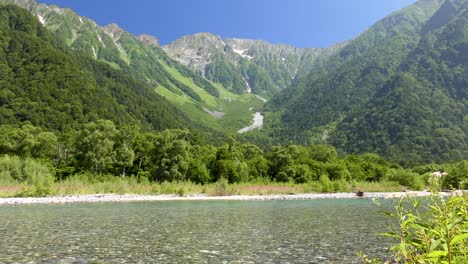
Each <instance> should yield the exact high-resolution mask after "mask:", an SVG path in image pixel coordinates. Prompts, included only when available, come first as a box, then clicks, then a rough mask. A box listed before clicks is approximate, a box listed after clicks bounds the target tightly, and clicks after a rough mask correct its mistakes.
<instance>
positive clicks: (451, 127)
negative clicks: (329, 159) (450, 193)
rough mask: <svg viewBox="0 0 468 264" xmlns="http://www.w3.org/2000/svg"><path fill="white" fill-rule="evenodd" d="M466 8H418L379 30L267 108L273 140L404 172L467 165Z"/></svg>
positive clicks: (427, 1) (438, 4) (461, 1)
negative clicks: (400, 166)
mask: <svg viewBox="0 0 468 264" xmlns="http://www.w3.org/2000/svg"><path fill="white" fill-rule="evenodd" d="M467 7H468V4H467V1H466V0H456V1H453V0H446V1H442V0H420V1H418V2H416V3H415V4H413V5H411V6H409V7H407V8H405V9H403V10H401V11H398V12H395V13H393V14H391V15H389V16H387V17H385V18H384V19H382V20H381V21H379V22H377V23H376V24H375V25H374V26H372V27H371V28H370V29H369V30H367V31H366V32H364V33H362V34H361V35H360V36H358V37H357V38H356V39H354V40H352V41H351V42H350V43H349V44H348V45H346V46H345V47H343V48H342V49H341V50H340V51H339V52H338V53H336V54H335V55H333V56H332V57H330V59H329V60H328V62H327V63H325V64H324V65H323V66H321V67H319V68H317V69H314V70H313V71H311V72H310V73H309V74H308V75H307V76H305V77H303V78H301V79H300V80H298V81H297V82H296V83H294V84H293V85H292V87H291V88H290V89H288V90H285V91H284V92H282V93H281V94H279V95H278V96H275V97H274V98H273V99H272V100H271V101H270V102H269V104H268V109H270V110H272V111H273V112H276V114H275V115H276V116H277V117H278V116H279V117H278V119H279V122H277V124H278V123H279V124H280V125H279V126H280V127H282V129H280V130H282V132H278V131H276V132H275V133H277V134H282V135H288V136H286V137H287V138H288V139H286V140H299V141H310V140H312V141H315V142H316V141H325V142H329V143H333V144H334V145H335V146H337V147H338V148H340V149H341V150H342V151H345V152H354V153H363V152H377V153H380V154H383V155H384V156H386V157H388V158H390V159H393V160H397V161H400V162H402V163H417V162H422V161H434V160H454V159H455V160H456V159H466V158H467V157H468V146H467V133H468V127H467V120H468V115H467V90H468V74H467V72H468V57H467V55H468V23H467V18H468V13H467ZM305 131H306V132H305ZM306 135H309V136H306ZM311 135H312V136H311Z"/></svg>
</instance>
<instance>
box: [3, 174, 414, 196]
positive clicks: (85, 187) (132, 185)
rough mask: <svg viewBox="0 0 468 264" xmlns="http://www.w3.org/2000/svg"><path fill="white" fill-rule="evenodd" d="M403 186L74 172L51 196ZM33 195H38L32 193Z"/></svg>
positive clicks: (11, 191)
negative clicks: (93, 176)
mask: <svg viewBox="0 0 468 264" xmlns="http://www.w3.org/2000/svg"><path fill="white" fill-rule="evenodd" d="M27 187H28V186H26V185H24V184H21V183H9V184H8V185H1V186H0V197H16V196H19V195H20V194H22V193H24V189H25V188H27ZM404 189H405V187H404V186H400V185H398V183H394V182H378V183H369V182H353V183H350V182H344V181H330V182H328V183H322V182H320V181H313V182H309V183H305V184H295V183H277V182H267V181H262V180H260V181H256V182H247V183H233V184H229V183H228V182H227V181H225V180H220V181H218V182H215V183H210V184H205V185H202V184H196V183H192V182H163V183H149V182H141V183H139V182H138V181H137V180H136V179H135V178H133V177H126V178H120V177H107V178H106V179H105V180H102V179H101V180H98V181H95V180H92V181H90V180H89V178H88V177H87V176H83V175H75V176H72V177H70V178H68V179H66V180H64V181H62V182H56V183H54V184H52V186H51V187H50V195H59V196H63V195H80V194H102V193H114V194H141V195H160V194H176V195H180V196H185V195H195V194H205V195H208V196H226V195H274V194H281V195H285V194H301V193H322V192H356V191H357V190H361V191H364V192H395V191H402V190H404ZM30 196H36V195H34V193H31V194H30Z"/></svg>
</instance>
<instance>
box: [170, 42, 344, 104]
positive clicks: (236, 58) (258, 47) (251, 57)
mask: <svg viewBox="0 0 468 264" xmlns="http://www.w3.org/2000/svg"><path fill="white" fill-rule="evenodd" d="M344 45H345V43H342V44H338V45H335V46H332V47H329V48H310V49H306V48H295V47H292V46H288V45H273V44H270V43H267V42H265V41H260V40H249V39H222V38H221V37H220V36H216V35H213V34H211V33H197V34H194V35H189V36H184V37H182V38H180V39H178V40H176V41H174V42H172V43H170V44H169V45H166V46H164V47H163V49H164V50H165V51H166V52H167V54H168V55H169V56H170V57H171V58H172V59H174V60H176V61H178V62H180V63H182V64H183V65H186V66H188V67H190V68H192V69H193V70H195V71H196V72H197V73H199V74H200V75H202V76H204V77H206V78H207V79H209V80H212V81H215V82H218V83H221V84H223V86H224V87H226V88H227V89H230V90H231V91H233V92H235V93H240V94H242V93H246V92H247V93H249V92H253V93H255V94H258V95H261V96H264V97H267V98H269V97H271V96H272V95H274V94H276V93H277V92H278V91H279V90H282V89H285V88H287V87H288V86H289V85H291V83H292V82H293V80H294V79H296V78H298V77H300V76H303V75H304V74H306V73H308V72H309V71H310V70H312V69H313V68H314V67H315V66H316V65H320V64H321V63H322V62H323V61H325V60H326V58H328V57H329V56H330V55H332V54H334V53H336V52H337V51H338V50H339V49H340V48H341V47H343V46H344Z"/></svg>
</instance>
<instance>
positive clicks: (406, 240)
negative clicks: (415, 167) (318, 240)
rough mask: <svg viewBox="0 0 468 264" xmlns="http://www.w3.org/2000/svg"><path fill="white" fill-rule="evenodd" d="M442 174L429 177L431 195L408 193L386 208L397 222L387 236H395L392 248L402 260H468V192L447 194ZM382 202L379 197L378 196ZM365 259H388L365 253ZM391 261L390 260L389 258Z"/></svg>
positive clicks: (406, 261)
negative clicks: (412, 195)
mask: <svg viewBox="0 0 468 264" xmlns="http://www.w3.org/2000/svg"><path fill="white" fill-rule="evenodd" d="M441 176H442V175H433V176H432V177H431V178H430V179H429V183H430V184H429V185H430V188H431V196H430V197H429V198H428V199H423V198H414V197H404V198H401V199H400V200H399V201H398V202H397V204H396V205H395V210H394V211H384V214H385V215H387V216H389V217H391V218H393V220H394V221H393V223H394V225H392V226H390V227H389V230H388V232H386V233H383V234H382V235H383V236H387V237H390V238H392V239H393V240H394V245H393V246H392V247H391V248H390V250H391V251H392V252H393V255H394V257H393V259H394V260H395V261H397V262H398V263H449V264H450V263H466V260H467V258H468V232H467V228H468V219H467V217H468V195H467V194H466V193H462V192H453V193H452V195H451V197H449V198H446V197H443V196H442V195H441V194H440V193H439V190H440V187H441V184H442V182H443V179H442V178H441ZM375 203H376V204H377V205H379V206H380V205H381V204H380V201H379V200H375ZM362 259H363V262H364V263H376V264H377V263H384V262H383V261H382V260H380V259H369V258H368V256H366V255H362ZM385 263H387V262H385Z"/></svg>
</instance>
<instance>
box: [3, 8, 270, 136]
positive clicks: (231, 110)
mask: <svg viewBox="0 0 468 264" xmlns="http://www.w3.org/2000/svg"><path fill="white" fill-rule="evenodd" d="M8 3H11V4H15V5H18V6H20V7H23V8H25V9H27V10H28V11H29V12H30V13H31V14H33V15H34V16H35V17H36V18H37V19H38V20H39V21H40V22H41V24H42V25H43V26H44V27H46V28H47V29H48V30H49V31H50V32H51V33H52V34H53V35H54V36H55V37H57V38H59V39H61V40H62V41H63V42H64V43H65V44H66V45H67V46H68V47H70V48H71V49H73V50H75V51H77V52H81V53H83V54H87V55H88V56H89V57H92V58H94V59H96V60H98V61H102V62H105V63H107V64H109V65H110V66H111V67H112V68H114V69H117V70H121V71H122V72H123V73H126V74H128V75H129V76H132V78H135V79H137V80H139V81H141V82H145V83H146V84H147V85H148V86H149V87H151V88H152V89H153V90H154V91H156V92H157V93H158V94H160V95H162V96H163V97H165V98H166V99H168V100H169V101H171V102H172V104H173V105H175V106H176V107H177V108H178V109H180V110H181V111H182V112H183V113H184V114H185V115H187V116H188V117H189V118H190V119H191V120H193V121H194V123H198V124H202V126H205V127H211V128H213V129H216V130H220V131H223V132H226V131H229V132H231V133H232V132H235V131H237V130H238V129H240V128H241V127H242V126H244V125H246V124H248V122H250V114H249V110H248V109H249V108H250V107H254V106H255V105H258V104H259V103H260V102H261V101H260V99H257V98H255V97H254V96H253V95H250V96H247V95H246V96H244V97H240V96H237V95H235V94H232V93H229V92H228V91H226V90H225V89H224V88H223V87H222V86H221V85H219V84H216V83H213V82H210V81H208V80H207V79H205V78H203V77H202V76H200V75H198V74H196V73H194V72H193V71H192V70H191V69H189V68H188V67H185V66H183V65H182V64H180V63H178V62H176V61H174V60H172V59H170V58H169V57H168V56H167V55H166V53H165V52H164V51H163V50H162V49H160V48H159V47H158V42H157V39H156V38H155V37H152V36H148V35H140V36H133V35H131V34H130V33H128V32H126V31H125V30H123V29H121V28H120V27H119V26H118V25H116V24H110V25H107V26H104V27H101V26H99V25H97V24H96V23H95V22H94V21H93V20H91V19H88V18H86V17H81V16H79V15H77V14H76V13H75V12H73V11H72V10H70V9H64V8H59V7H57V6H54V5H45V4H41V3H37V2H36V1H34V0H0V4H8ZM240 106H242V107H240ZM237 109H241V111H240V113H239V111H237ZM213 112H220V113H223V114H224V116H223V118H216V117H213V116H212V113H213Z"/></svg>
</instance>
